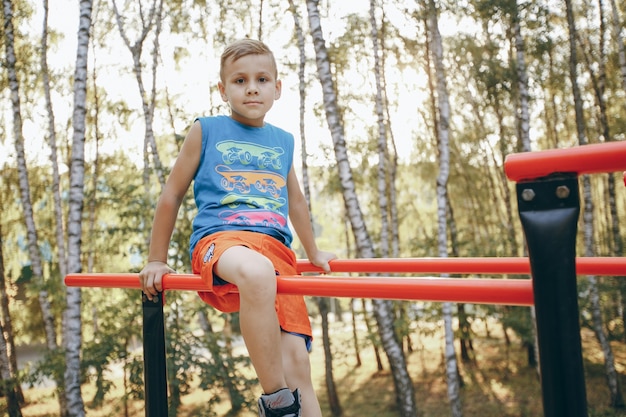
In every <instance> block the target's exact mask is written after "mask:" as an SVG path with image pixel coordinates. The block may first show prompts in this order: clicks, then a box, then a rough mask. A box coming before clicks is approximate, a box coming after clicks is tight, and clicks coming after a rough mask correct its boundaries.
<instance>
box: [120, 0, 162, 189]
mask: <svg viewBox="0 0 626 417" xmlns="http://www.w3.org/2000/svg"><path fill="white" fill-rule="evenodd" d="M127 5H128V6H130V7H132V8H137V9H138V11H137V13H138V14H139V19H138V21H139V22H141V26H140V27H139V33H138V35H137V39H135V40H134V41H132V42H131V40H130V38H129V35H128V33H127V32H128V31H129V29H128V27H127V25H126V22H127V21H128V19H127V16H128V15H130V14H131V12H129V11H124V12H123V13H122V12H120V10H119V8H118V6H117V1H115V0H114V1H113V10H114V11H115V19H116V22H117V26H118V29H119V31H120V36H121V37H122V39H123V40H124V44H125V45H126V47H127V48H128V50H129V51H130V53H131V55H132V59H133V73H134V74H135V78H136V80H137V87H138V88H139V95H140V97H141V104H142V110H143V117H144V122H145V132H144V149H143V151H144V185H145V187H146V192H148V191H149V182H150V181H149V175H150V174H149V172H150V171H149V166H150V163H149V160H150V157H151V158H152V161H153V164H154V168H155V171H156V173H157V178H158V180H159V183H160V184H161V187H163V186H164V185H165V172H164V170H163V164H162V163H161V158H160V157H159V153H158V150H157V145H156V140H155V138H154V129H153V121H154V109H155V105H156V80H157V67H158V65H157V64H158V59H159V35H160V34H161V26H162V21H163V18H162V16H163V0H152V4H151V5H150V7H149V9H148V11H147V12H145V11H144V7H143V4H142V2H141V1H137V2H134V1H133V2H130V3H127ZM153 28H154V30H155V33H154V43H153V49H152V63H151V77H152V85H151V90H150V95H148V93H147V91H146V86H145V82H144V74H143V66H144V65H143V63H142V59H143V50H144V47H145V42H146V39H147V37H148V34H149V33H150V32H151V31H152V29H153Z"/></svg>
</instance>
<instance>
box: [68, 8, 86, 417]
mask: <svg viewBox="0 0 626 417" xmlns="http://www.w3.org/2000/svg"><path fill="white" fill-rule="evenodd" d="M91 12H92V0H81V1H80V18H79V27H78V42H77V48H76V69H75V72H74V112H73V114H72V125H73V127H74V133H73V137H72V157H71V164H70V192H69V214H68V227H67V230H68V271H69V272H70V273H79V272H81V271H82V265H81V245H82V239H81V238H82V216H83V200H84V182H85V118H86V110H87V108H86V104H87V55H88V52H89V36H90V30H91ZM66 291H67V293H66V296H67V306H66V310H65V312H64V316H63V331H64V333H63V336H64V337H63V345H64V348H65V362H66V369H65V393H66V398H67V408H68V413H69V415H71V416H72V417H83V416H84V415H85V405H84V402H83V398H82V394H81V386H80V351H81V349H80V348H81V342H82V337H81V327H82V321H81V315H80V310H81V289H80V288H79V287H68V288H67V290H66Z"/></svg>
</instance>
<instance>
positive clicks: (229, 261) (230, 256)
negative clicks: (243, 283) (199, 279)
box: [213, 246, 274, 285]
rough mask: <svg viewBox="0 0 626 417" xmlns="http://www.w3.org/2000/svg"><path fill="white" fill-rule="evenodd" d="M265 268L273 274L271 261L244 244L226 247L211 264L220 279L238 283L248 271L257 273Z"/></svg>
mask: <svg viewBox="0 0 626 417" xmlns="http://www.w3.org/2000/svg"><path fill="white" fill-rule="evenodd" d="M264 269H265V270H267V273H268V274H271V276H272V277H273V276H274V267H273V265H272V262H271V261H270V260H269V259H268V258H267V257H266V256H265V255H263V254H261V253H259V252H258V251H257V250H255V249H251V248H249V247H246V246H231V247H229V248H228V249H226V250H225V251H224V252H223V253H222V254H221V255H220V257H219V258H218V259H217V260H216V262H215V265H213V271H214V272H215V275H217V276H218V277H220V278H221V279H223V280H225V281H227V282H230V283H231V284H235V285H238V284H239V281H240V280H241V279H244V278H245V277H246V276H247V275H248V274H249V273H250V272H254V273H259V272H261V271H263V270H264Z"/></svg>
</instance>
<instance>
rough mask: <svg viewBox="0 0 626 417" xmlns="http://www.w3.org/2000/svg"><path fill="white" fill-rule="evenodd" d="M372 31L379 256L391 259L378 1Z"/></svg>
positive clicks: (372, 4) (372, 5) (373, 6)
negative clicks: (377, 20)
mask: <svg viewBox="0 0 626 417" xmlns="http://www.w3.org/2000/svg"><path fill="white" fill-rule="evenodd" d="M369 13H370V30H371V34H370V36H371V41H372V46H373V51H372V53H373V55H374V79H375V80H376V94H375V114H376V120H377V126H378V136H377V141H376V145H377V146H376V148H377V151H378V171H377V176H376V178H377V185H378V208H379V210H380V243H379V245H380V248H379V250H378V255H379V256H380V257H382V258H387V257H389V239H390V238H389V215H388V211H389V208H388V204H387V190H388V189H389V187H390V186H391V187H392V186H393V184H389V182H388V181H387V171H388V169H387V160H388V158H389V152H388V150H387V126H386V121H385V112H384V106H383V86H382V81H381V80H382V67H381V64H380V61H381V59H380V56H379V49H380V47H379V42H380V40H379V39H378V23H377V22H376V1H375V0H370V8H369Z"/></svg>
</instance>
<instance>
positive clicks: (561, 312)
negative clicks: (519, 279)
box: [517, 174, 587, 417]
mask: <svg viewBox="0 0 626 417" xmlns="http://www.w3.org/2000/svg"><path fill="white" fill-rule="evenodd" d="M517 199H518V206H519V214H520V219H521V222H522V226H523V229H524V234H525V236H526V241H527V245H528V253H529V257H530V267H531V272H532V278H533V292H534V296H535V311H536V320H537V338H538V344H539V365H540V369H541V390H542V396H543V410H544V416H545V417H587V396H586V392H585V376H584V369H583V360H582V347H581V338H580V323H579V316H578V314H579V313H578V292H577V288H576V232H577V222H578V217H579V213H580V201H579V194H578V178H577V176H576V175H575V174H559V175H553V176H549V177H545V178H541V179H536V180H532V181H528V182H520V183H518V184H517Z"/></svg>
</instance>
